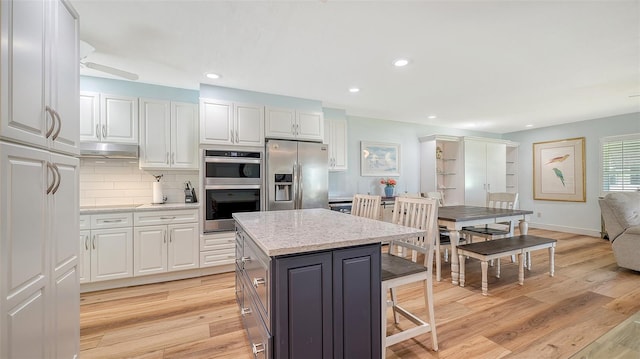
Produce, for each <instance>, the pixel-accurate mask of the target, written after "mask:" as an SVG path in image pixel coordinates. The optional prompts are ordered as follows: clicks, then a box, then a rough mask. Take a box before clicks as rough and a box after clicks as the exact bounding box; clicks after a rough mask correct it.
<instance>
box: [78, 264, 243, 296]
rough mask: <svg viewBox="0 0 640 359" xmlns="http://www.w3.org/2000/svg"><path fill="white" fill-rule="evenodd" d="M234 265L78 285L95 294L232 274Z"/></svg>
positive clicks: (84, 291) (82, 291) (82, 290)
mask: <svg viewBox="0 0 640 359" xmlns="http://www.w3.org/2000/svg"><path fill="white" fill-rule="evenodd" d="M234 270H235V264H226V265H221V266H215V267H206V268H197V269H191V270H184V271H176V272H169V273H162V274H154V275H146V276H141V277H131V278H122V279H114V280H108V281H103V282H93V283H84V284H81V285H80V293H87V292H95V291H98V290H106V289H114V288H123V287H132V286H135V285H143V284H151V283H160V282H167V281H172V280H179V279H187V278H196V277H202V276H205V275H211V274H219V273H227V272H233V271H234Z"/></svg>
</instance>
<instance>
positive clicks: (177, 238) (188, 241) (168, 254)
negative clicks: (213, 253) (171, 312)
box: [133, 210, 200, 276]
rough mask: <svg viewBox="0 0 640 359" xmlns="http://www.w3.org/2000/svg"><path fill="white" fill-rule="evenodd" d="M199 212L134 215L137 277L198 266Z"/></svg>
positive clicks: (184, 211)
mask: <svg viewBox="0 0 640 359" xmlns="http://www.w3.org/2000/svg"><path fill="white" fill-rule="evenodd" d="M197 212H198V211H197V210H180V211H153V212H140V213H135V216H134V217H135V218H134V224H135V230H134V239H133V253H134V260H133V263H134V275H135V276H141V275H149V274H157V273H164V272H169V271H176V270H185V269H193V268H198V267H199V262H200V261H199V244H198V223H197ZM145 224H153V225H145Z"/></svg>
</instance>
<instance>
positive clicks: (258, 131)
mask: <svg viewBox="0 0 640 359" xmlns="http://www.w3.org/2000/svg"><path fill="white" fill-rule="evenodd" d="M263 133H264V107H263V106H260V105H253V104H242V103H233V102H228V101H222V100H215V99H204V98H203V99H201V100H200V143H201V144H209V145H236V146H260V147H261V146H263V145H264V135H263Z"/></svg>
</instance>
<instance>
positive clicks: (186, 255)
mask: <svg viewBox="0 0 640 359" xmlns="http://www.w3.org/2000/svg"><path fill="white" fill-rule="evenodd" d="M168 228H169V257H168V258H169V262H168V263H169V264H168V268H169V270H170V271H172V270H184V269H192V268H198V267H199V262H200V237H199V233H198V224H197V223H192V224H175V225H169V226H168Z"/></svg>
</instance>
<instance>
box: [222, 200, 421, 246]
mask: <svg viewBox="0 0 640 359" xmlns="http://www.w3.org/2000/svg"><path fill="white" fill-rule="evenodd" d="M233 218H234V219H235V220H236V222H237V223H238V224H239V225H240V226H241V227H242V228H243V229H244V230H245V232H246V233H247V235H249V236H250V237H251V238H252V239H253V240H254V241H255V242H256V244H257V245H258V246H259V247H260V248H261V249H262V250H263V251H264V252H265V253H266V254H267V255H268V256H271V257H273V256H278V255H285V254H294V253H303V252H312V251H318V250H326V249H332V248H344V247H351V246H357V245H363V244H371V243H380V242H383V241H389V240H392V239H403V238H410V237H414V236H420V235H426V231H422V230H418V229H415V228H410V227H404V226H399V225H395V224H391V223H388V222H383V221H376V220H372V219H367V218H363V217H357V216H353V215H350V214H344V213H339V212H336V211H330V210H327V209H320V208H318V209H301V210H289V211H268V212H244V213H234V214H233Z"/></svg>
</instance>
